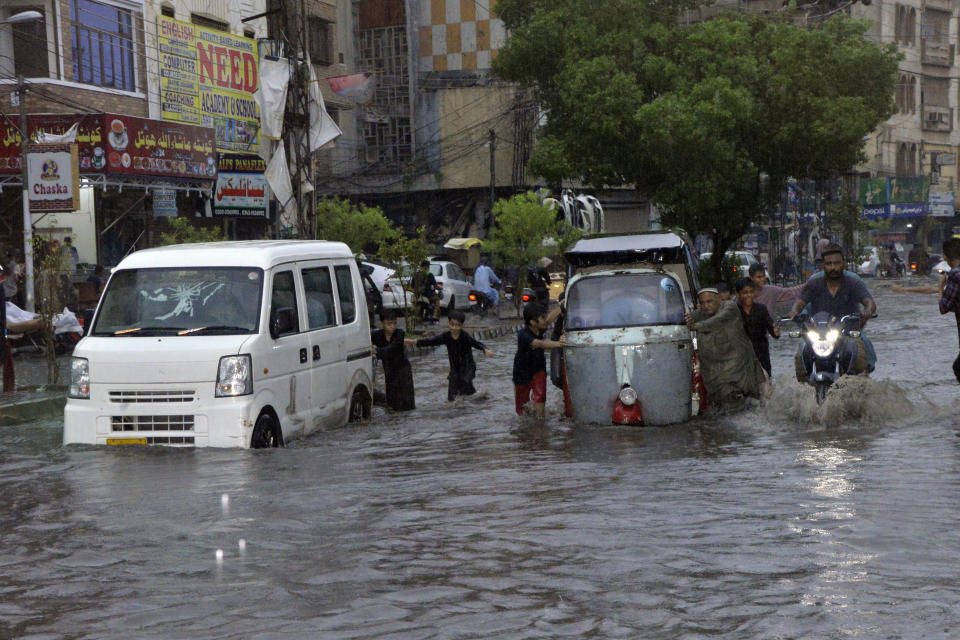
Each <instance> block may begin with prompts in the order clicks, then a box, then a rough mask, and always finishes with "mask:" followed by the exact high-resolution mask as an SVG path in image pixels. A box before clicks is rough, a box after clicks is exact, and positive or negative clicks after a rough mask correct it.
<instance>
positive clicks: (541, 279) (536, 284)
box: [527, 257, 553, 307]
mask: <svg viewBox="0 0 960 640" xmlns="http://www.w3.org/2000/svg"><path fill="white" fill-rule="evenodd" d="M552 262H553V261H552V260H550V258H546V257H544V258H540V260H539V262H538V264H536V265H530V266H529V267H528V268H527V284H528V285H529V286H530V288H531V289H533V294H534V295H535V296H536V299H537V302H538V303H540V304H541V305H543V306H544V307H546V306H547V304H548V303H549V302H550V274H549V273H547V269H546V268H547V267H548V266H550V264H551V263H552Z"/></svg>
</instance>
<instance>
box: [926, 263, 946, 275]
mask: <svg viewBox="0 0 960 640" xmlns="http://www.w3.org/2000/svg"><path fill="white" fill-rule="evenodd" d="M945 273H950V265H949V264H947V261H946V260H941V261H940V262H938V263H937V264H935V265H933V268H932V269H930V275H932V276H942V275H943V274H945Z"/></svg>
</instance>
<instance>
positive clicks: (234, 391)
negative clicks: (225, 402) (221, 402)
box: [214, 354, 253, 398]
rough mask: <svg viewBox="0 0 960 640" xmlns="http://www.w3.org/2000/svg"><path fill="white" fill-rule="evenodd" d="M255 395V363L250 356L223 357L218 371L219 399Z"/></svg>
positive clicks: (217, 390)
mask: <svg viewBox="0 0 960 640" xmlns="http://www.w3.org/2000/svg"><path fill="white" fill-rule="evenodd" d="M251 393H253V361H252V360H251V358H250V354H244V355H242V356H223V357H222V358H220V366H219V367H218V370H217V389H216V392H215V393H214V395H215V396H216V397H217V398H227V397H232V396H245V395H248V394H251Z"/></svg>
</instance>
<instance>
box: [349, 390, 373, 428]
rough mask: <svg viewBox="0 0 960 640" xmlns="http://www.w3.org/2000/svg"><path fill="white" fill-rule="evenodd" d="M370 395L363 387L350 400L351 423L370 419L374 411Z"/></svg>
mask: <svg viewBox="0 0 960 640" xmlns="http://www.w3.org/2000/svg"><path fill="white" fill-rule="evenodd" d="M372 405H373V401H372V400H371V398H370V394H368V393H367V391H366V389H364V388H363V387H357V389H356V390H355V391H354V392H353V396H351V398H350V417H349V420H350V422H360V421H361V420H367V419H369V418H370V413H371V411H372V409H373V406H372Z"/></svg>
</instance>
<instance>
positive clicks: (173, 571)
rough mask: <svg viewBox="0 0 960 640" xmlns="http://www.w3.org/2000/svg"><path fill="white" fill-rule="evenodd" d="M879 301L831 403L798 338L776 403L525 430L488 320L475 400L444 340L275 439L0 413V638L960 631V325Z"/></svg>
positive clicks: (787, 354)
mask: <svg viewBox="0 0 960 640" xmlns="http://www.w3.org/2000/svg"><path fill="white" fill-rule="evenodd" d="M875 293H876V297H877V302H878V306H879V312H880V318H878V319H875V320H873V321H872V322H871V323H870V325H869V327H868V332H869V334H870V335H871V336H872V338H873V340H874V342H875V345H876V348H877V352H878V355H879V365H878V369H877V372H876V373H875V374H874V375H873V376H872V378H871V379H869V380H866V381H861V380H858V381H855V383H853V384H850V385H848V386H847V388H845V389H837V390H835V391H833V392H831V397H830V398H829V401H828V403H827V405H826V406H825V407H823V408H817V407H816V404H815V402H814V401H813V391H812V390H811V389H809V388H802V387H800V386H799V385H797V384H796V383H795V382H792V381H791V379H790V378H791V377H792V371H793V365H792V355H793V352H794V349H795V348H796V344H797V342H796V341H794V340H790V339H789V338H783V339H781V340H780V341H779V343H775V344H774V345H773V366H774V375H775V382H776V389H775V391H774V394H773V396H772V398H771V399H770V400H769V401H768V402H767V403H765V404H764V405H763V406H758V407H753V408H750V409H748V410H747V411H744V412H742V413H739V414H735V415H727V416H713V417H709V418H701V419H698V420H697V421H695V422H693V423H690V424H686V425H681V426H675V427H667V428H647V429H635V428H612V427H610V428H595V427H594V428H575V427H574V426H573V425H572V424H570V423H569V422H567V421H565V420H562V419H561V418H560V417H559V413H560V409H561V405H560V394H559V391H558V390H557V389H555V388H553V387H552V386H551V387H550V388H549V389H548V405H547V407H548V419H547V423H546V426H545V427H537V426H535V425H532V424H528V423H524V422H522V421H520V420H518V419H517V417H516V416H515V415H514V414H513V399H512V393H513V392H512V387H511V383H510V366H511V362H512V357H513V353H514V350H515V344H514V342H515V340H514V339H512V338H500V339H497V340H494V341H490V342H489V345H490V346H491V348H492V349H493V350H494V351H496V356H495V357H493V358H490V359H484V358H483V357H482V356H481V357H480V358H478V380H477V387H478V389H479V390H480V391H481V392H482V393H483V394H485V395H486V399H485V400H484V399H481V400H479V401H470V402H458V403H454V404H448V403H447V401H446V381H445V375H446V367H447V361H446V356H445V354H444V353H443V352H442V351H438V352H436V353H435V354H434V355H432V356H426V357H423V358H419V359H416V360H415V361H414V376H415V382H416V386H417V392H418V397H417V405H418V410H417V411H416V412H414V413H412V414H406V415H397V414H390V413H387V412H386V411H385V410H384V409H382V408H377V409H376V410H375V413H374V417H373V420H372V421H371V422H369V423H367V424H364V425H361V426H359V427H348V428H345V429H342V430H338V431H335V432H330V433H325V434H320V435H316V436H313V437H311V438H309V439H306V440H301V441H297V442H295V443H293V444H292V445H291V446H290V447H288V448H286V449H279V450H268V451H232V450H231V451H218V450H170V449H140V448H124V449H110V450H105V449H92V448H69V449H64V448H62V447H61V446H60V438H61V428H62V425H61V423H60V422H59V421H51V422H45V423H32V424H25V425H20V426H16V427H6V428H0V550H2V554H0V638H14V637H15V638H98V639H100V638H117V639H120V638H124V639H126V638H164V639H169V638H252V637H256V638H410V639H416V638H498V639H499V638H564V637H569V638H919V637H925V638H951V637H956V629H957V628H958V627H960V588H958V587H957V585H956V571H957V570H956V567H957V566H958V565H960V517H958V508H957V507H958V504H960V437H958V436H960V431H958V426H960V418H958V417H957V416H958V406H960V405H958V402H957V399H958V397H960V387H958V385H957V383H956V381H955V380H954V379H953V377H952V372H951V370H950V363H951V362H952V360H953V358H954V357H956V353H957V331H956V326H955V323H954V321H953V317H952V315H949V316H944V317H941V316H939V314H938V313H937V311H936V297H935V296H928V295H920V294H891V293H885V292H883V291H876V292H875ZM381 379H382V378H381ZM218 549H219V550H221V551H222V560H221V561H219V562H218V560H217V550H218Z"/></svg>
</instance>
